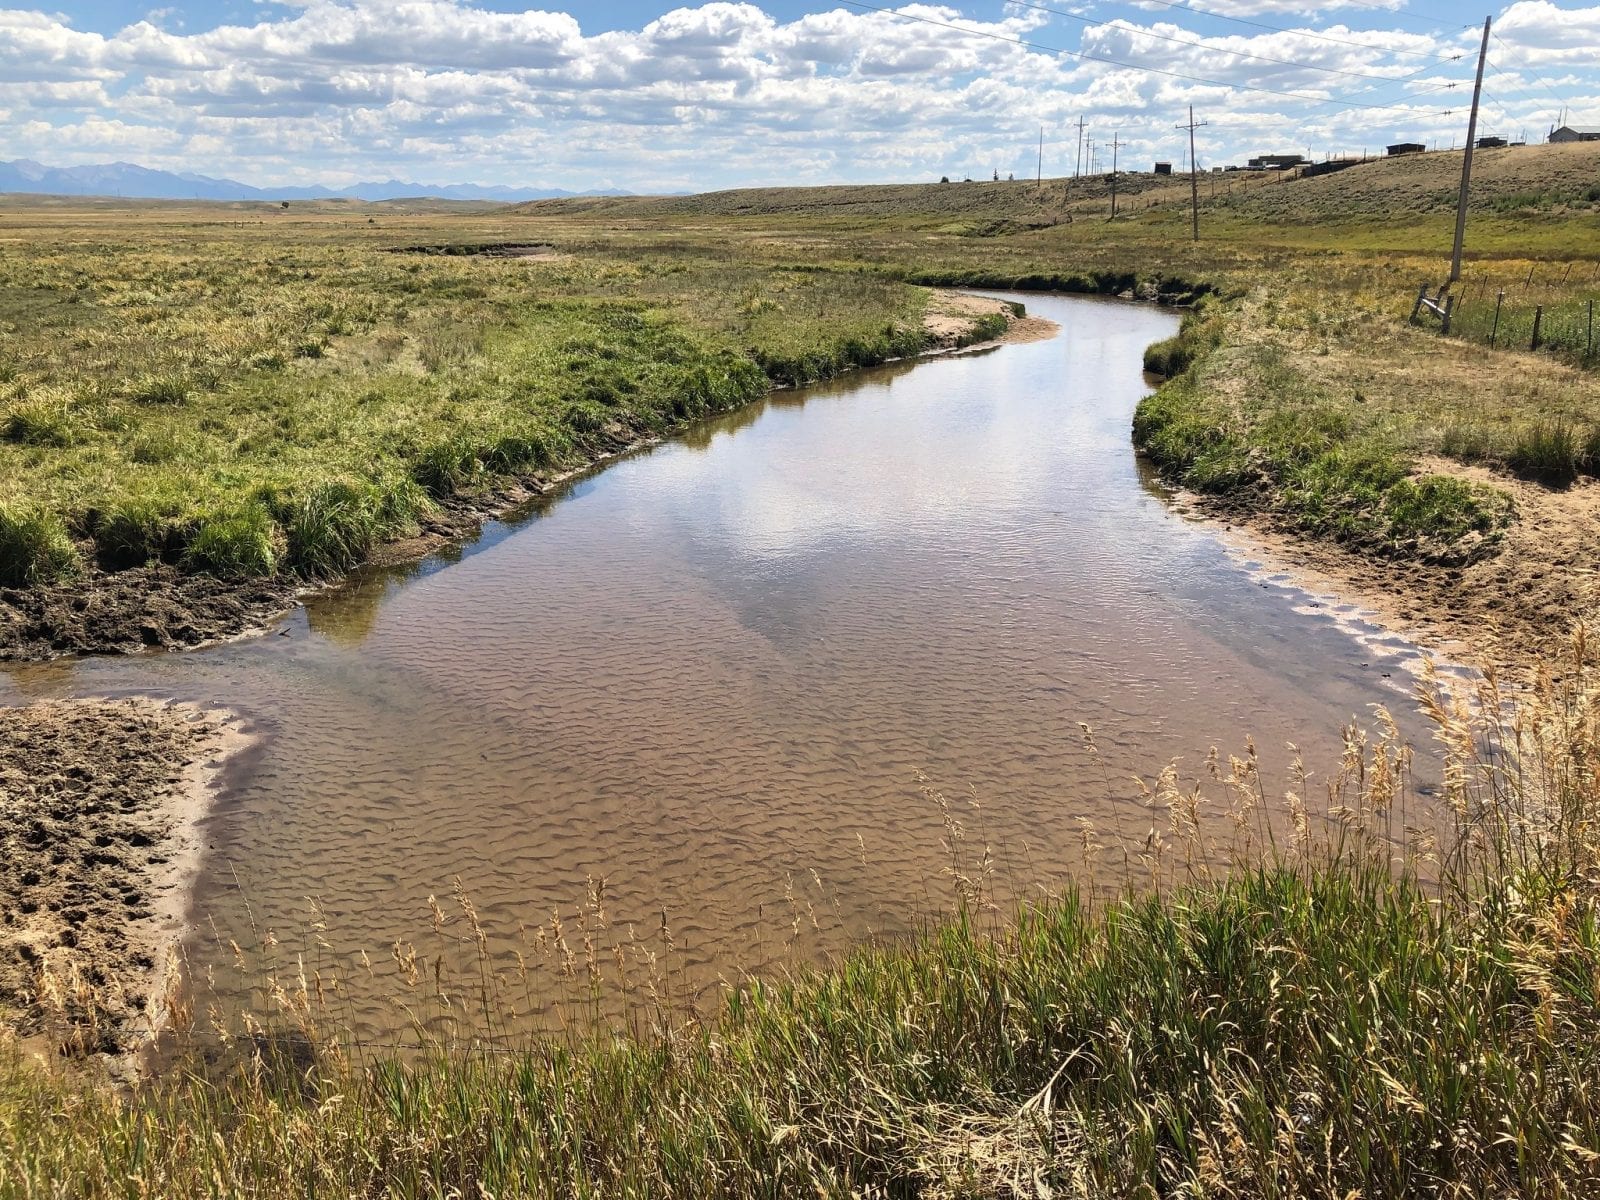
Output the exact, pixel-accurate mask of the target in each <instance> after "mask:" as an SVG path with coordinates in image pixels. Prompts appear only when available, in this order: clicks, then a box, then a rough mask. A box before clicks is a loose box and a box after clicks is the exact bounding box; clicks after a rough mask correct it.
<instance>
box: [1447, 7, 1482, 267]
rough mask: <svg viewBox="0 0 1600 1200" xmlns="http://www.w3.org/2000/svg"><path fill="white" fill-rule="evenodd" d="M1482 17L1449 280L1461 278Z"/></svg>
mask: <svg viewBox="0 0 1600 1200" xmlns="http://www.w3.org/2000/svg"><path fill="white" fill-rule="evenodd" d="M1490 20H1491V18H1490V17H1485V18H1484V19H1483V45H1482V47H1480V48H1479V50H1478V81H1477V82H1476V83H1474V84H1473V85H1472V115H1471V116H1470V117H1468V118H1467V151H1466V157H1465V158H1463V159H1462V160H1461V199H1460V201H1459V202H1458V203H1457V204H1456V246H1455V250H1454V252H1453V253H1452V254H1451V255H1450V282H1451V283H1454V282H1455V281H1456V280H1458V279H1460V278H1461V244H1462V243H1463V242H1464V241H1466V237H1467V188H1468V187H1469V186H1470V185H1471V183H1472V147H1473V145H1474V144H1475V143H1476V142H1477V139H1478V98H1479V97H1480V96H1482V95H1483V63H1484V60H1485V59H1487V58H1488V57H1489V22H1490Z"/></svg>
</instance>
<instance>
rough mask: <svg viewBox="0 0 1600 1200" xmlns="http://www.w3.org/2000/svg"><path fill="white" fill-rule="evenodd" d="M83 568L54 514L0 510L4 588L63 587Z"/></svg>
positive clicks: (0, 572) (0, 569)
mask: <svg viewBox="0 0 1600 1200" xmlns="http://www.w3.org/2000/svg"><path fill="white" fill-rule="evenodd" d="M81 566H82V563H81V561H80V559H79V557H78V552H77V549H76V548H75V547H74V546H73V544H72V539H71V538H69V537H68V536H67V530H66V527H65V526H64V525H63V524H62V523H61V521H60V519H59V518H57V517H56V516H55V515H54V514H51V513H47V512H38V511H35V510H29V509H25V508H21V507H16V508H9V507H5V506H0V587H16V588H20V587H33V586H36V585H39V584H49V583H60V582H62V581H63V580H67V579H71V578H73V577H74V576H76V575H77V574H78V572H79V570H80V568H81Z"/></svg>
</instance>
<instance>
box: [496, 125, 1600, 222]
mask: <svg viewBox="0 0 1600 1200" xmlns="http://www.w3.org/2000/svg"><path fill="white" fill-rule="evenodd" d="M1473 162H1474V167H1473V179H1474V184H1473V197H1472V202H1473V207H1474V208H1475V209H1477V210H1480V211H1497V212H1503V211H1511V210H1523V209H1541V208H1545V209H1548V208H1553V207H1556V206H1560V205H1567V204H1580V205H1589V204H1592V203H1594V202H1595V201H1596V200H1600V143H1587V144H1576V145H1560V146H1514V147H1505V148H1502V149H1496V150H1482V151H1479V152H1478V153H1477V155H1476V157H1475V158H1474V160H1473ZM1460 179H1461V152H1460V151H1438V152H1435V153H1431V154H1418V155H1412V156H1407V157H1403V158H1392V159H1391V158H1382V159H1374V160H1372V161H1371V162H1367V163H1362V164H1361V165H1359V166H1355V167H1351V168H1348V169H1347V170H1344V171H1339V172H1336V173H1333V174H1328V175H1318V176H1314V177H1312V178H1309V179H1302V178H1299V177H1298V176H1296V175H1292V174H1280V173H1276V172H1269V173H1256V172H1243V171H1236V172H1226V173H1213V172H1207V173H1206V174H1204V175H1202V176H1201V184H1200V198H1201V204H1202V207H1203V208H1206V209H1225V210H1227V211H1229V212H1230V214H1231V215H1233V216H1235V217H1239V218H1245V219H1257V220H1260V221H1263V222H1265V223H1271V224H1297V223H1301V222H1304V221H1305V220H1306V219H1307V218H1308V217H1310V218H1313V219H1317V220H1333V221H1338V220H1343V219H1346V218H1350V219H1359V218H1371V217H1386V216H1391V215H1395V214H1407V213H1414V214H1421V213H1432V212H1447V211H1449V210H1451V209H1452V208H1454V206H1455V203H1456V195H1457V187H1458V185H1459V183H1460ZM1117 190H1118V193H1119V194H1120V195H1122V196H1125V197H1127V198H1128V204H1127V208H1128V210H1129V211H1130V212H1137V211H1142V210H1144V209H1146V208H1148V207H1153V206H1166V205H1182V206H1187V205H1188V203H1189V180H1188V177H1187V176H1185V175H1182V174H1179V175H1175V176H1162V175H1154V174H1149V173H1144V172H1131V171H1125V172H1122V173H1121V174H1120V176H1119V178H1118V181H1117ZM1109 194H1110V181H1109V177H1108V176H1105V175H1098V176H1093V177H1083V178H1079V179H1046V180H1045V181H1044V183H1043V185H1042V186H1041V185H1038V184H1035V183H1034V182H1033V181H1032V180H1018V181H1017V182H1015V183H1012V182H1002V183H993V182H989V181H979V182H973V183H967V182H959V183H949V184H940V183H917V184H873V185H860V184H856V185H841V186H823V187H776V188H740V189H737V190H734V191H725V192H707V193H704V194H701V195H693V196H626V197H575V198H569V199H559V200H541V201H534V202H531V203H528V204H521V205H517V206H516V207H514V208H512V209H510V210H509V211H510V212H512V213H518V214H523V215H527V216H535V217H562V216H596V217H605V218H629V219H649V218H670V217H702V218H711V217H782V216H795V217H800V216H804V217H812V218H823V219H839V220H861V219H883V218H890V217H894V218H910V217H931V218H948V219H966V220H973V219H981V218H987V219H989V220H995V221H1010V222H1018V223H1023V224H1029V223H1037V224H1053V223H1055V222H1056V221H1058V220H1060V219H1062V217H1063V216H1064V215H1065V214H1066V213H1069V212H1071V213H1081V212H1087V211H1098V210H1100V209H1102V208H1104V207H1105V206H1106V204H1107V203H1108V197H1109Z"/></svg>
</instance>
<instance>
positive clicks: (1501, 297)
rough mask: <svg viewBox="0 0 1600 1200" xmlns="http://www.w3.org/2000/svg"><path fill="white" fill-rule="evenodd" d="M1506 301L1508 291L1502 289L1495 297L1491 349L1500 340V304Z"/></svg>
mask: <svg viewBox="0 0 1600 1200" xmlns="http://www.w3.org/2000/svg"><path fill="white" fill-rule="evenodd" d="M1505 302H1506V291H1505V289H1504V288H1501V289H1500V294H1499V295H1498V296H1496V297H1495V298H1494V328H1493V329H1491V330H1490V331H1489V349H1491V350H1493V349H1494V348H1495V345H1496V344H1497V343H1498V342H1499V340H1500V306H1501V305H1502V304H1504V303H1505Z"/></svg>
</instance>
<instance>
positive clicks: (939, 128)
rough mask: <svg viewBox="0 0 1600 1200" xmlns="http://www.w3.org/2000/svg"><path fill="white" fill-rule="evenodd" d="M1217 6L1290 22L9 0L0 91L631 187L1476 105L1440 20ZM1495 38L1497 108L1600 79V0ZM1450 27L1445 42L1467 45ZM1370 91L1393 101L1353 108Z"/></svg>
mask: <svg viewBox="0 0 1600 1200" xmlns="http://www.w3.org/2000/svg"><path fill="white" fill-rule="evenodd" d="M1207 7H1208V8H1209V9H1210V10H1211V11H1213V12H1227V13H1231V14H1236V15H1249V14H1265V13H1276V14H1279V16H1278V17H1277V18H1276V19H1275V22H1274V23H1275V24H1277V25H1281V26H1283V27H1284V28H1282V29H1263V28H1261V27H1259V26H1245V25H1239V26H1234V27H1232V31H1231V32H1227V33H1222V34H1218V33H1217V32H1216V30H1217V29H1218V27H1219V23H1218V22H1216V21H1214V20H1212V21H1209V22H1208V23H1207V24H1206V26H1205V32H1204V33H1202V32H1199V31H1197V28H1196V27H1195V25H1194V23H1193V20H1192V18H1188V17H1185V16H1184V14H1183V13H1182V12H1181V10H1180V9H1179V8H1177V7H1175V6H1172V5H1168V4H1155V3H1152V2H1151V0H1144V2H1143V3H1141V4H1138V5H1134V6H1130V7H1127V8H1124V9H1123V10H1122V11H1123V12H1125V13H1128V14H1130V19H1123V20H1117V21H1115V22H1112V23H1108V24H1089V25H1084V24H1082V23H1078V24H1074V23H1070V22H1065V21H1061V20H1058V19H1055V18H1053V17H1052V16H1051V15H1050V14H1048V13H1044V12H1041V11H1039V10H1038V9H1036V8H1024V7H1020V6H1008V9H1007V11H1006V12H1005V13H1004V14H1003V15H1001V16H999V17H990V18H986V19H978V18H976V17H972V16H968V15H966V14H965V12H964V10H963V9H962V7H961V6H960V5H959V4H955V3H950V4H926V3H917V4H905V5H902V6H901V7H900V10H899V15H895V14H891V13H882V12H871V11H857V10H853V9H848V8H845V7H839V8H835V9H832V10H830V11H824V12H817V13H812V14H809V15H805V16H801V17H798V18H796V19H793V20H788V21H780V20H778V19H777V18H775V17H773V16H772V15H771V14H770V13H768V12H766V11H765V10H763V9H762V8H761V7H760V6H759V5H757V4H754V3H739V2H728V0H716V2H712V3H703V4H698V5H688V6H685V7H680V8H675V9H672V10H670V11H665V12H663V13H662V14H661V15H660V16H659V17H657V18H656V19H655V20H653V21H650V22H649V23H647V24H645V25H644V26H643V27H642V28H639V29H635V30H622V31H609V32H597V33H586V32H585V31H584V29H583V26H582V22H581V15H582V10H581V9H579V10H577V12H578V15H576V16H575V15H573V14H572V13H569V12H562V11H541V10H537V9H530V10H528V11H524V12H511V13H505V12H496V11H490V10H488V9H484V8H480V7H477V6H476V3H475V2H474V0H295V3H293V4H281V3H280V4H275V5H272V6H270V7H264V8H263V10H262V12H263V14H264V16H263V19H262V20H260V21H257V22H256V23H255V24H250V25H223V26H220V27H217V28H212V29H208V30H203V31H199V32H194V33H184V32H173V31H172V28H170V27H169V28H162V27H161V25H159V24H157V22H160V21H164V20H166V19H167V18H164V17H163V16H162V15H161V14H160V13H153V14H151V18H150V19H146V20H143V21H139V22H137V23H135V24H133V25H130V26H128V27H127V28H125V29H122V30H120V31H118V32H114V33H96V32H89V31H85V30H80V29H77V28H75V27H74V26H73V23H72V21H71V20H70V19H68V18H66V17H63V16H57V15H49V14H45V13H41V12H24V11H16V10H11V11H6V10H0V109H3V110H4V111H5V112H6V114H7V127H8V132H9V134H10V137H9V138H8V142H9V143H10V144H11V146H12V147H13V148H14V152H16V153H19V154H29V155H31V156H33V157H39V158H45V159H50V160H52V161H63V156H64V155H68V156H70V157H71V159H72V160H73V161H80V162H81V161H89V160H93V159H97V158H107V157H121V158H125V157H128V155H129V154H130V153H133V152H137V153H139V154H141V155H142V156H144V157H145V159H146V160H147V161H149V162H150V164H151V165H155V166H164V167H169V168H177V169H183V170H194V171H203V172H206V173H212V174H236V175H246V176H249V177H250V178H251V179H252V180H259V181H262V182H267V181H278V182H285V183H288V182H300V181H305V180H307V179H308V178H318V179H322V180H326V181H328V182H349V181H351V180H353V179H355V178H357V177H364V176H371V175H373V174H378V173H381V174H385V175H391V174H395V175H408V176H411V177H420V178H424V179H426V180H429V181H440V182H443V181H446V180H451V179H463V178H472V179H478V180H482V181H486V182H503V183H535V182H537V183H544V184H558V185H561V186H569V187H570V186H600V185H621V186H626V187H631V188H635V189H637V190H647V189H652V188H673V189H677V188H685V187H695V186H706V185H711V184H727V185H732V184H736V183H741V182H768V181H775V180H782V179H808V180H819V179H822V178H881V177H885V176H888V175H894V176H899V177H906V176H911V177H937V176H938V175H939V174H956V173H961V174H978V173H980V172H981V173H984V174H987V173H988V171H989V170H990V169H993V168H994V167H999V169H1001V170H1002V171H1007V170H1011V169H1013V168H1017V169H1025V167H1024V164H1023V160H1024V159H1028V158H1030V157H1031V150H1030V147H1031V146H1032V145H1033V143H1034V139H1035V138H1036V137H1037V131H1038V128H1039V126H1040V125H1041V124H1042V125H1045V126H1046V127H1047V128H1048V129H1049V130H1050V136H1049V138H1048V139H1047V140H1048V141H1049V143H1050V149H1051V152H1052V157H1055V158H1057V162H1058V164H1059V162H1060V156H1061V154H1063V153H1065V152H1063V151H1061V150H1060V149H1059V148H1060V147H1061V146H1062V145H1063V144H1065V145H1067V146H1069V147H1070V145H1071V143H1072V140H1073V137H1074V134H1072V133H1071V132H1069V131H1067V129H1066V125H1067V123H1068V122H1070V121H1072V120H1074V119H1076V117H1077V116H1078V115H1079V114H1080V113H1081V114H1085V115H1086V116H1087V117H1088V119H1089V120H1090V121H1091V122H1093V123H1094V124H1095V126H1096V128H1097V129H1098V130H1100V131H1102V132H1104V133H1105V134H1106V135H1107V136H1109V135H1110V133H1112V132H1118V133H1120V134H1121V135H1122V137H1123V138H1125V139H1127V140H1128V142H1129V144H1130V146H1131V147H1132V150H1131V151H1130V153H1131V154H1133V155H1135V156H1137V158H1143V157H1148V156H1151V155H1154V156H1157V157H1166V158H1179V157H1181V154H1182V149H1183V148H1182V145H1181V144H1180V140H1179V138H1178V136H1177V134H1176V132H1175V131H1174V130H1173V129H1172V125H1173V124H1174V122H1175V119H1176V116H1177V115H1178V114H1180V113H1181V112H1182V111H1183V110H1184V108H1185V107H1186V106H1187V105H1188V104H1190V103H1193V104H1196V105H1198V106H1200V107H1201V108H1202V109H1203V110H1204V111H1205V113H1206V115H1207V117H1208V119H1209V120H1210V121H1211V123H1212V124H1211V126H1210V128H1209V130H1208V134H1207V137H1208V139H1209V143H1208V147H1207V149H1206V150H1205V155H1206V159H1207V160H1208V161H1216V160H1218V159H1221V158H1224V157H1233V156H1237V155H1240V154H1243V153H1245V152H1259V151H1260V150H1261V149H1262V148H1263V147H1264V146H1268V145H1269V144H1270V145H1272V146H1278V147H1280V148H1281V147H1283V146H1288V147H1293V148H1297V149H1304V148H1306V147H1307V146H1308V145H1309V146H1310V147H1311V148H1312V149H1313V150H1314V151H1316V150H1318V149H1323V150H1328V151H1337V150H1342V149H1347V148H1350V147H1351V146H1355V147H1357V148H1359V146H1360V145H1361V144H1362V142H1368V143H1371V144H1373V145H1376V144H1378V143H1380V142H1381V141H1382V140H1383V139H1384V137H1385V136H1386V135H1387V134H1388V133H1390V132H1391V131H1393V132H1396V133H1405V134H1408V135H1412V136H1417V137H1423V136H1429V137H1432V136H1448V133H1449V130H1451V129H1452V128H1453V127H1454V125H1456V124H1463V123H1464V122H1462V121H1460V120H1459V119H1458V118H1457V117H1456V116H1455V115H1454V114H1452V115H1449V116H1447V115H1445V110H1446V109H1452V108H1459V106H1460V99H1459V97H1458V95H1457V94H1455V93H1453V92H1451V91H1450V90H1448V89H1449V85H1450V84H1451V83H1452V82H1453V81H1454V82H1455V83H1457V84H1458V85H1459V84H1460V83H1461V82H1462V80H1468V81H1469V80H1470V66H1471V64H1470V62H1468V61H1467V60H1466V58H1463V60H1462V61H1461V62H1457V63H1450V62H1443V61H1439V60H1437V59H1432V58H1429V57H1427V55H1429V54H1430V53H1433V52H1435V51H1436V50H1437V49H1438V47H1439V42H1438V41H1437V39H1436V38H1435V37H1434V36H1431V35H1428V34H1424V33H1420V32H1417V31H1416V28H1415V24H1414V23H1413V25H1412V26H1411V27H1410V28H1409V29H1408V30H1397V29H1393V28H1387V27H1385V24H1384V16H1385V14H1384V13H1383V12H1382V11H1381V7H1380V8H1375V7H1374V5H1373V3H1372V2H1371V0H1362V2H1361V3H1360V4H1359V5H1350V6H1344V7H1346V8H1360V9H1362V10H1365V15H1364V17H1363V18H1362V19H1360V20H1357V19H1356V18H1354V17H1353V16H1352V17H1348V18H1346V19H1345V21H1344V23H1343V24H1338V25H1323V24H1315V23H1311V22H1310V21H1309V20H1307V19H1303V18H1307V17H1309V14H1310V13H1312V12H1314V11H1317V10H1326V9H1328V8H1330V7H1332V8H1338V7H1340V6H1338V5H1333V6H1328V5H1315V6H1313V5H1306V4H1299V3H1289V2H1287V0H1208V3H1207ZM1394 7H1400V0H1395V4H1394ZM1141 9H1145V10H1150V11H1149V12H1148V13H1147V15H1145V16H1141V15H1140V13H1141ZM1157 9H1159V11H1155V10H1157ZM269 13H270V14H274V15H271V16H266V15H265V14H269ZM1095 19H1096V20H1099V19H1100V14H1099V11H1098V10H1096V13H1095ZM1052 21H1053V22H1054V23H1052ZM1300 26H1306V27H1304V28H1301V27H1300ZM178 28H180V29H181V26H178ZM1499 32H1500V35H1501V37H1502V39H1504V43H1505V46H1506V48H1507V53H1506V54H1505V58H1506V61H1505V62H1504V63H1502V64H1497V65H1499V66H1500V67H1501V68H1502V78H1504V79H1506V80H1507V84H1508V90H1510V88H1511V87H1512V86H1513V85H1514V86H1515V89H1516V90H1515V93H1514V94H1513V95H1511V96H1509V97H1500V96H1495V97H1492V98H1491V105H1492V106H1493V109H1494V120H1495V121H1496V122H1497V123H1499V124H1500V125H1503V126H1504V127H1507V128H1509V127H1510V126H1511V124H1514V123H1515V122H1517V121H1525V122H1528V121H1530V114H1531V113H1532V111H1533V106H1532V101H1529V100H1526V99H1525V98H1526V96H1527V94H1528V93H1530V92H1535V91H1536V90H1537V89H1536V86H1535V85H1536V84H1537V85H1538V86H1545V85H1547V84H1548V82H1549V81H1548V80H1545V79H1542V78H1539V77H1537V73H1538V72H1539V71H1546V72H1548V71H1551V70H1556V69H1559V70H1560V71H1561V72H1562V73H1564V74H1565V75H1566V76H1568V77H1569V83H1570V86H1571V88H1572V90H1574V91H1575V92H1577V93H1579V94H1582V93H1594V92H1595V91H1597V90H1600V89H1597V87H1596V78H1595V66H1594V64H1593V49H1592V48H1593V47H1594V46H1595V45H1596V44H1600V6H1596V7H1590V8H1584V9H1578V10H1572V9H1566V10H1562V9H1557V8H1556V7H1555V6H1554V5H1553V4H1551V3H1549V2H1548V0H1518V2H1517V3H1514V4H1513V5H1512V6H1511V7H1510V8H1509V9H1507V10H1506V13H1505V14H1504V17H1503V18H1502V20H1501V21H1500V23H1499ZM1452 36H1453V37H1454V38H1455V41H1453V42H1452V43H1450V44H1449V46H1448V47H1447V48H1448V49H1454V50H1460V51H1461V52H1462V53H1463V55H1470V51H1471V50H1473V49H1475V46H1473V45H1471V44H1470V43H1471V39H1470V37H1466V36H1464V35H1462V34H1461V33H1460V31H1455V33H1454V34H1453V35H1452ZM1046 46H1054V47H1058V48H1061V49H1063V50H1065V51H1068V52H1069V53H1065V54H1055V53H1052V52H1051V51H1050V50H1048V49H1045V48H1044V47H1046ZM1071 51H1080V52H1081V55H1082V56H1075V55H1074V54H1072V53H1070V52H1071ZM1496 53H1497V54H1499V53H1500V51H1499V50H1497V51H1496ZM1513 59H1515V61H1513ZM1273 60H1278V61H1273ZM1118 64H1121V65H1118ZM1140 68H1143V69H1140ZM1250 89H1257V90H1250ZM1261 89H1265V91H1263V90H1261ZM1269 93H1277V94H1269ZM1285 93H1288V94H1287V95H1285ZM1575 103H1576V102H1575ZM1363 104H1365V105H1372V106H1375V107H1372V108H1365V109H1358V108H1353V107H1351V106H1353V105H1363ZM1582 115H1583V114H1581V113H1579V114H1578V116H1582ZM1589 115H1590V116H1591V117H1592V118H1593V119H1596V120H1600V111H1596V112H1594V113H1591V114H1589ZM1540 119H1542V118H1540ZM1574 119H1577V116H1575V118H1574ZM1532 123H1537V122H1532ZM1113 126H1115V129H1113ZM1435 131H1443V133H1442V134H1441V133H1438V132H1435ZM1058 169H1059V165H1058Z"/></svg>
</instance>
